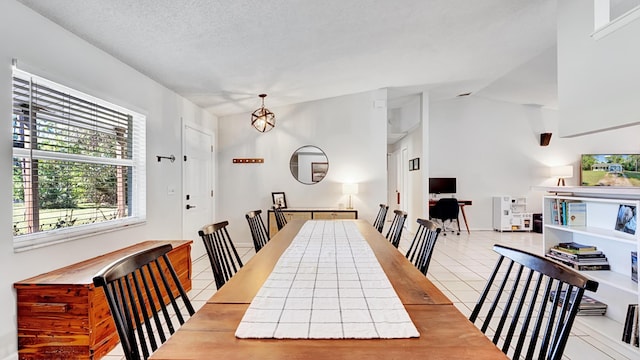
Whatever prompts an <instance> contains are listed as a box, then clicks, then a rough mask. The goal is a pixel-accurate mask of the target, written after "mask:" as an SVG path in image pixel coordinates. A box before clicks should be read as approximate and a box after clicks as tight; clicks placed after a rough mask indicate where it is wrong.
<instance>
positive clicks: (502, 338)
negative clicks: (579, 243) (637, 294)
mask: <svg viewBox="0 0 640 360" xmlns="http://www.w3.org/2000/svg"><path fill="white" fill-rule="evenodd" d="M493 250H494V251H495V252H497V253H498V254H499V255H500V256H499V258H498V261H497V263H496V266H495V268H494V270H493V272H492V273H491V276H490V277H489V280H488V282H487V284H486V286H485V288H484V291H483V292H482V294H481V295H480V298H479V299H478V302H477V303H476V305H475V307H474V309H473V312H472V313H471V316H470V317H469V320H471V322H473V323H475V322H476V320H480V323H479V324H478V325H480V324H481V326H480V329H481V330H482V332H483V333H485V334H486V335H487V336H489V337H490V338H492V339H493V343H494V344H496V345H497V346H498V347H500V348H501V349H502V352H504V353H505V354H507V355H508V356H510V357H511V358H512V359H519V358H521V357H524V358H525V359H533V358H535V359H551V360H559V359H561V358H562V354H563V352H564V349H565V346H566V344H567V340H568V338H569V332H570V331H571V327H572V326H573V321H574V319H575V317H576V314H577V313H578V308H579V306H580V301H581V300H582V296H583V295H584V292H585V290H589V291H594V292H595V291H596V290H597V289H598V283H597V282H595V281H592V280H589V279H588V278H586V277H585V276H583V275H581V274H579V273H578V272H576V271H574V270H572V269H570V268H568V267H566V266H564V265H560V264H558V263H556V262H554V261H551V260H549V259H546V258H544V257H541V256H538V255H535V254H530V253H527V252H524V251H522V250H518V249H513V248H510V247H506V246H502V245H494V246H493ZM498 278H500V279H498ZM569 294H572V296H571V295H569ZM489 295H491V296H492V297H493V300H492V301H490V302H486V300H487V298H488V297H489ZM565 297H566V298H567V299H568V298H569V297H571V299H572V300H571V301H563V299H564V298H565ZM485 302H486V304H485ZM485 305H486V306H485ZM505 330H506V331H505Z"/></svg>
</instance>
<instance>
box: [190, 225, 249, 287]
mask: <svg viewBox="0 0 640 360" xmlns="http://www.w3.org/2000/svg"><path fill="white" fill-rule="evenodd" d="M227 225H229V222H228V221H223V222H219V223H216V224H211V225H206V226H204V227H203V228H202V229H200V230H199V231H198V235H200V237H201V238H202V240H203V241H204V246H205V248H206V249H207V255H208V256H209V262H210V263H211V270H213V278H214V279H215V281H216V288H218V289H220V288H221V287H222V286H223V285H224V284H226V282H227V281H229V279H231V277H232V276H233V275H234V274H235V273H236V272H238V270H240V269H241V268H242V266H243V265H242V260H241V259H240V255H238V251H237V250H236V247H235V246H233V242H232V241H231V237H230V236H229V232H228V231H227Z"/></svg>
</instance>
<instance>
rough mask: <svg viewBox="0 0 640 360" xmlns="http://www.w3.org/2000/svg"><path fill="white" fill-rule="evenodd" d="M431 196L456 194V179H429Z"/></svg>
mask: <svg viewBox="0 0 640 360" xmlns="http://www.w3.org/2000/svg"><path fill="white" fill-rule="evenodd" d="M429 193H430V194H455V193H456V178H429Z"/></svg>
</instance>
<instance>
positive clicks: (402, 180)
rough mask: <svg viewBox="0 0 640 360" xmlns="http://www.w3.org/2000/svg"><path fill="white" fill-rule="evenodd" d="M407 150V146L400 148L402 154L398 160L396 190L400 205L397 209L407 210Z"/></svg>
mask: <svg viewBox="0 0 640 360" xmlns="http://www.w3.org/2000/svg"><path fill="white" fill-rule="evenodd" d="M408 164H409V151H408V150H407V148H403V149H402V156H401V158H400V161H399V162H398V165H399V166H398V175H399V176H398V191H399V192H400V206H399V207H398V209H400V210H402V211H409V206H408V203H409V194H408V190H409V176H407V175H408V171H409V169H408V168H409V166H408Z"/></svg>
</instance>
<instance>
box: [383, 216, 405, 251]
mask: <svg viewBox="0 0 640 360" xmlns="http://www.w3.org/2000/svg"><path fill="white" fill-rule="evenodd" d="M393 214H394V216H393V221H392V222H391V227H389V231H387V236H385V237H386V238H387V239H388V240H389V242H391V244H392V245H393V246H395V247H396V248H398V245H400V238H401V237H402V229H403V227H404V221H405V220H406V219H407V213H406V212H404V211H402V210H393Z"/></svg>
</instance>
